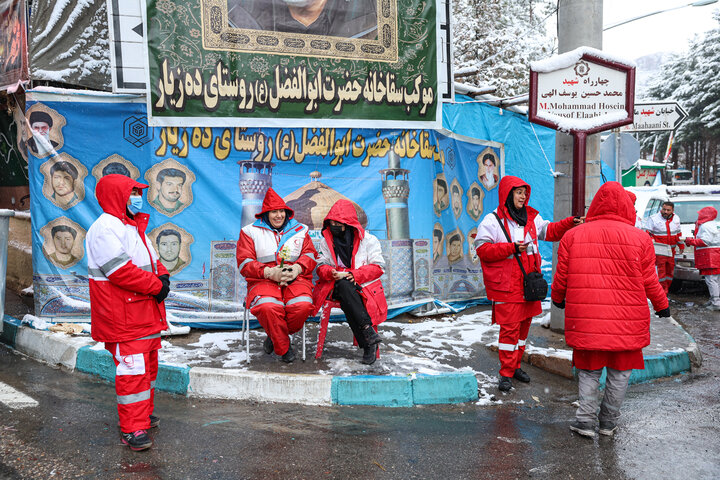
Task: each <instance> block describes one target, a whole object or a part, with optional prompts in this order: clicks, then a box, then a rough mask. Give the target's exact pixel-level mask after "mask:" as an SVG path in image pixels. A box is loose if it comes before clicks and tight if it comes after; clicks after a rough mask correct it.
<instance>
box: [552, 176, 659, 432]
mask: <svg viewBox="0 0 720 480" xmlns="http://www.w3.org/2000/svg"><path fill="white" fill-rule="evenodd" d="M634 225H635V209H634V207H633V204H632V203H631V202H630V199H629V198H628V195H627V193H626V192H625V190H624V189H623V187H622V186H621V185H620V184H619V183H617V182H607V183H605V184H604V185H603V186H602V187H600V190H598V192H597V194H596V195H595V198H594V199H593V201H592V204H591V205H590V209H589V210H588V213H587V216H586V218H585V224H584V225H581V226H579V227H578V228H575V229H573V230H571V231H570V232H568V233H567V234H566V235H565V236H564V237H563V239H562V240H561V241H560V248H559V249H558V258H557V267H556V270H555V278H554V279H553V284H552V301H553V303H554V304H555V305H556V306H558V307H560V308H565V341H566V342H567V344H568V345H569V346H571V347H573V365H574V366H575V368H576V369H577V372H578V390H579V397H580V398H579V403H580V405H579V407H578V409H577V413H576V420H575V421H574V422H573V423H572V424H571V425H570V429H571V430H572V431H574V432H577V433H579V434H581V435H584V436H588V437H594V436H595V424H596V422H597V421H598V419H599V421H600V433H601V434H603V435H613V434H614V433H615V431H616V430H617V419H618V418H619V416H620V406H621V405H622V402H623V399H624V398H625V392H626V390H627V386H628V380H629V379H630V373H631V370H632V369H643V368H645V366H644V360H643V355H642V349H643V347H646V346H647V345H648V344H649V343H650V310H649V308H648V304H647V298H649V299H650V301H651V302H652V304H653V307H654V308H655V310H656V311H657V314H658V316H661V317H669V316H670V309H669V308H668V300H667V297H666V296H665V292H664V291H663V289H662V287H661V286H660V283H659V281H658V277H657V275H656V273H655V253H654V250H653V248H652V240H651V239H650V237H649V236H648V235H647V234H646V233H645V232H643V231H641V230H639V229H637V228H635V226H634ZM603 368H607V379H606V381H605V396H604V398H603V400H602V403H600V402H598V388H599V385H600V375H601V373H602V369H603ZM598 408H599V409H600V414H599V416H598Z"/></svg>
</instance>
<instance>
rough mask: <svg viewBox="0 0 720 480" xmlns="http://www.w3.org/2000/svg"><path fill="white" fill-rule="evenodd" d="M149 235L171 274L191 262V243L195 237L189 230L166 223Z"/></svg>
mask: <svg viewBox="0 0 720 480" xmlns="http://www.w3.org/2000/svg"><path fill="white" fill-rule="evenodd" d="M148 237H149V238H150V241H151V242H152V243H153V246H154V247H155V251H156V252H157V254H158V256H159V257H160V263H162V264H163V266H164V267H165V268H167V271H168V273H170V275H175V274H176V273H178V272H180V271H181V270H182V269H183V268H185V267H187V266H188V265H189V264H190V261H191V260H192V259H191V255H190V245H191V244H192V243H193V242H194V241H195V239H194V238H193V236H192V235H190V234H189V233H188V232H187V230H185V229H183V228H181V227H178V226H177V225H174V224H172V223H165V224H163V225H161V226H159V227H157V228H154V229H153V230H152V231H151V232H150V233H149V234H148Z"/></svg>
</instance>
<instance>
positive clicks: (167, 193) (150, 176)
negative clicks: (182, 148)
mask: <svg viewBox="0 0 720 480" xmlns="http://www.w3.org/2000/svg"><path fill="white" fill-rule="evenodd" d="M145 180H146V183H147V184H148V185H149V186H150V188H149V189H148V194H147V202H148V203H149V204H150V206H151V207H153V208H154V209H155V210H157V211H158V213H162V214H163V215H165V216H166V217H173V216H175V215H177V214H178V213H180V212H182V211H183V210H185V208H187V206H188V205H190V204H191V203H192V201H193V194H192V184H193V183H194V182H195V174H194V173H193V172H191V171H190V169H189V168H187V167H186V166H185V165H183V164H181V163H180V162H178V161H177V160H174V159H172V158H169V159H167V160H163V161H162V162H160V163H157V164H155V165H153V166H152V168H150V169H149V170H148V171H147V172H145Z"/></svg>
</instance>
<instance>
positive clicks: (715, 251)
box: [685, 207, 720, 275]
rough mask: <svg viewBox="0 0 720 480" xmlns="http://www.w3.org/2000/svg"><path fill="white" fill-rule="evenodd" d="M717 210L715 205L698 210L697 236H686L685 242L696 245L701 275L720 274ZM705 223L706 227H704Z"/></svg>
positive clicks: (697, 264)
mask: <svg viewBox="0 0 720 480" xmlns="http://www.w3.org/2000/svg"><path fill="white" fill-rule="evenodd" d="M716 218H717V210H715V208H714V207H704V208H701V209H700V211H699V212H698V219H697V222H695V232H694V233H695V238H686V239H685V244H686V245H688V246H692V247H695V267H697V269H698V270H700V275H718V274H720V245H718V244H717V240H720V239H719V238H718V236H717V235H716V232H717V230H718V229H717V222H713V220H715V219H716ZM703 225H704V227H703Z"/></svg>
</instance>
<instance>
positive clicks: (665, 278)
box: [658, 277, 673, 282]
mask: <svg viewBox="0 0 720 480" xmlns="http://www.w3.org/2000/svg"><path fill="white" fill-rule="evenodd" d="M672 279H673V277H663V278H660V279H658V280H659V281H661V282H665V281H668V280H672Z"/></svg>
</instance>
